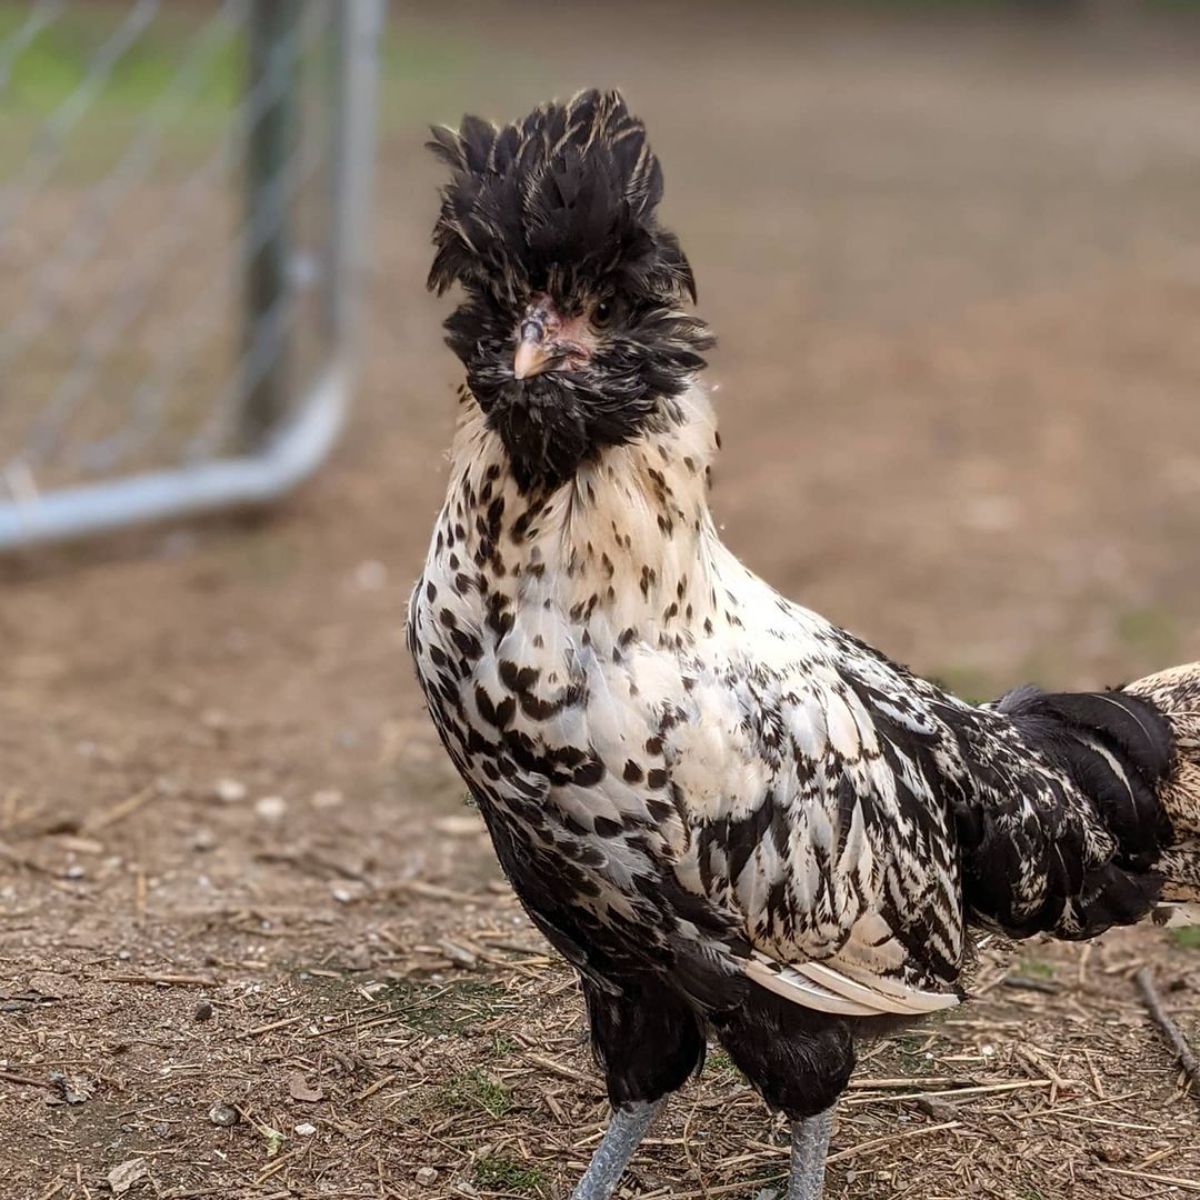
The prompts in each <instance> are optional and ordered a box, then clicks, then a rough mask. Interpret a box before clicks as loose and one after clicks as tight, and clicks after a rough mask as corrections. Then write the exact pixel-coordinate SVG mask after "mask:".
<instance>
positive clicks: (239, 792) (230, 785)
mask: <svg viewBox="0 0 1200 1200" xmlns="http://www.w3.org/2000/svg"><path fill="white" fill-rule="evenodd" d="M246 793H247V789H246V785H245V784H244V783H243V782H242V781H241V780H240V779H218V780H217V783H216V786H215V787H214V788H213V795H214V796H216V798H217V799H218V800H220V801H221V803H222V804H238V803H240V802H241V801H242V800H245V798H246Z"/></svg>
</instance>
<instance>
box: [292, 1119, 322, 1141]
mask: <svg viewBox="0 0 1200 1200" xmlns="http://www.w3.org/2000/svg"><path fill="white" fill-rule="evenodd" d="M295 1131H296V1134H297V1136H299V1137H312V1135H313V1134H314V1133H316V1132H317V1127H316V1126H315V1125H312V1124H310V1123H309V1122H308V1121H302V1122H301V1123H300V1124H299V1125H297V1126H295Z"/></svg>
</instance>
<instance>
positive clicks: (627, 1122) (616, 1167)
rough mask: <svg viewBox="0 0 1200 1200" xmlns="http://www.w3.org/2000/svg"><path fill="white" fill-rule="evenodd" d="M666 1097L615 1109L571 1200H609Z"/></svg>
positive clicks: (623, 1105) (624, 1105)
mask: <svg viewBox="0 0 1200 1200" xmlns="http://www.w3.org/2000/svg"><path fill="white" fill-rule="evenodd" d="M666 1102H667V1101H666V1097H665V1096H664V1097H663V1099H661V1100H654V1101H645V1100H643V1101H639V1102H637V1103H634V1104H622V1105H621V1107H620V1108H614V1109H613V1113H612V1117H611V1118H610V1119H609V1122H608V1129H607V1130H605V1133H604V1137H603V1138H601V1140H600V1145H599V1146H597V1147H596V1153H595V1154H593V1155H592V1161H591V1162H590V1163H588V1169H587V1170H586V1171H584V1173H583V1178H582V1179H581V1180H580V1181H579V1183H578V1184H577V1185H576V1187H575V1190H574V1191H573V1192H572V1193H571V1200H608V1198H609V1197H610V1196H611V1195H612V1194H613V1192H614V1190H615V1189H616V1186H617V1184H618V1182H619V1181H620V1179H621V1175H622V1174H623V1173H624V1171H625V1168H626V1166H628V1165H629V1160H630V1159H631V1158H632V1157H633V1152H634V1151H635V1150H636V1149H637V1148H638V1146H639V1145H640V1144H641V1141H642V1138H644V1137H645V1136H646V1130H647V1129H649V1128H650V1123H651V1121H653V1120H654V1118H655V1117H656V1116H658V1114H659V1112H660V1111H661V1110H662V1107H663V1105H664V1104H666Z"/></svg>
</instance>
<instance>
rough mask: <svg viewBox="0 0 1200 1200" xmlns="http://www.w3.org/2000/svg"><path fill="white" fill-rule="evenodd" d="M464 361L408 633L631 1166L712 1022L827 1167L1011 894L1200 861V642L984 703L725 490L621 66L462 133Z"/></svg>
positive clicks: (444, 238) (799, 1195)
mask: <svg viewBox="0 0 1200 1200" xmlns="http://www.w3.org/2000/svg"><path fill="white" fill-rule="evenodd" d="M431 147H432V149H433V150H434V151H435V153H436V154H437V155H438V157H439V158H440V159H441V160H442V161H443V162H444V163H445V164H446V165H447V166H448V167H449V168H450V181H449V183H448V184H447V185H446V187H445V188H444V190H443V193H442V205H441V212H440V215H439V217H438V219H437V224H436V229H435V233H434V241H435V245H436V256H435V258H434V262H433V267H432V270H431V273H430V276H429V285H430V287H431V288H433V289H435V290H436V291H437V292H438V293H439V294H440V293H443V292H445V291H446V290H447V289H449V288H450V287H451V286H452V285H458V286H460V287H461V289H462V291H463V293H464V296H463V300H462V303H461V304H460V306H459V307H458V309H457V310H456V311H455V312H454V313H453V315H451V316H450V317H449V318H448V320H447V321H446V329H447V333H448V337H447V342H448V344H449V346H450V347H451V349H452V350H453V351H454V352H455V354H457V356H458V357H459V358H460V359H461V360H462V363H463V365H464V367H465V369H466V384H465V387H464V388H463V389H462V392H461V400H462V406H463V412H462V420H461V424H460V428H459V430H458V433H457V436H456V439H455V441H454V446H453V452H452V459H451V471H450V484H449V490H448V493H447V496H446V501H445V504H444V506H443V508H442V510H441V512H440V514H439V516H438V518H437V523H436V527H435V530H434V534H433V540H432V544H431V547H430V550H429V556H428V559H427V561H426V563H425V567H424V572H423V574H422V576H421V578H420V580H419V581H418V583H417V586H416V590H415V591H414V593H413V597H412V601H411V605H410V609H409V623H408V636H409V644H410V647H411V650H412V654H413V656H414V659H415V662H416V667H417V672H418V675H419V678H420V681H421V685H422V687H423V689H424V692H425V695H426V698H427V700H428V705H429V710H430V712H431V714H432V716H433V720H434V722H435V724H436V725H437V728H438V731H439V733H440V735H441V738H442V741H443V743H444V745H445V747H446V749H447V751H448V753H449V755H450V757H451V758H452V760H453V762H454V764H455V766H456V767H457V769H458V771H459V772H460V774H461V775H462V777H463V779H464V780H465V781H466V784H467V786H468V788H469V789H470V791H471V794H472V795H473V796H474V798H475V799H476V801H477V802H478V805H479V808H480V811H481V812H482V814H483V817H484V820H485V821H486V823H487V827H488V830H489V832H490V834H491V837H492V840H493V842H494V844H495V848H496V852H497V855H498V857H499V860H500V863H501V865H502V867H503V869H504V871H505V873H506V874H507V876H508V878H509V879H510V880H511V882H512V885H513V887H514V889H515V891H516V893H517V895H518V896H519V897H520V899H521V902H522V904H523V905H524V906H525V908H526V910H527V912H528V914H529V916H530V919H531V920H532V921H533V923H534V924H535V925H536V926H537V928H538V929H539V930H540V931H541V932H542V933H543V934H544V935H545V937H546V938H547V939H548V940H549V941H550V942H551V943H552V944H553V945H554V946H555V948H556V949H557V950H558V951H559V952H560V953H561V954H562V955H563V956H564V957H565V958H566V959H567V960H568V961H569V962H570V963H571V964H572V965H573V966H574V967H575V968H576V970H577V971H578V973H579V976H580V979H581V985H582V990H583V993H584V997H585V1000H586V1004H587V1008H588V1013H589V1019H590V1028H591V1036H592V1042H593V1046H594V1050H595V1054H596V1058H597V1060H598V1062H599V1064H600V1066H601V1067H602V1069H603V1072H604V1075H605V1079H606V1082H607V1088H608V1094H609V1097H610V1100H611V1103H612V1118H611V1121H610V1124H609V1128H608V1131H607V1133H606V1134H605V1137H604V1139H603V1141H602V1142H601V1144H600V1146H599V1148H598V1149H597V1151H596V1153H595V1156H594V1158H593V1160H592V1162H591V1163H590V1165H589V1166H588V1168H587V1171H586V1173H585V1174H584V1176H583V1178H582V1180H581V1181H580V1183H579V1185H578V1187H577V1188H576V1190H575V1193H574V1195H575V1197H576V1198H577V1200H604V1198H606V1197H608V1196H610V1195H611V1193H612V1192H613V1189H614V1188H615V1186H616V1185H617V1182H618V1180H619V1178H620V1176H621V1173H622V1172H623V1170H624V1168H625V1166H626V1164H627V1162H628V1160H629V1158H630V1155H631V1154H632V1152H633V1150H634V1149H635V1148H636V1146H637V1144H638V1142H639V1141H640V1139H641V1138H642V1136H643V1135H644V1133H645V1131H646V1129H647V1128H648V1126H649V1125H650V1122H651V1121H652V1120H653V1118H654V1117H655V1115H656V1114H657V1113H658V1112H659V1110H660V1109H661V1107H662V1105H663V1103H664V1102H665V1098H666V1097H667V1096H669V1094H670V1093H671V1092H673V1091H675V1090H676V1089H677V1088H679V1087H680V1086H681V1085H682V1084H683V1083H684V1082H685V1081H686V1080H687V1079H688V1077H689V1076H691V1075H692V1074H693V1073H695V1072H697V1071H698V1070H699V1069H700V1068H701V1066H702V1063H703V1058H704V1052H705V1046H706V1042H707V1040H708V1039H715V1040H716V1041H718V1042H719V1043H720V1044H721V1045H722V1046H724V1048H725V1049H726V1051H727V1053H728V1054H729V1056H730V1057H731V1059H732V1060H733V1061H734V1063H736V1064H737V1066H738V1067H739V1068H740V1069H741V1070H742V1071H743V1072H744V1073H745V1075H746V1076H747V1077H748V1078H749V1080H750V1081H751V1083H752V1084H753V1085H754V1086H755V1088H756V1089H757V1090H758V1091H759V1093H760V1094H761V1095H762V1097H763V1098H764V1099H765V1101H766V1102H767V1104H768V1105H770V1106H771V1107H772V1108H774V1109H776V1110H779V1111H782V1112H783V1113H784V1114H786V1116H787V1118H788V1119H789V1120H790V1122H791V1123H792V1130H793V1133H792V1154H791V1178H790V1182H789V1191H788V1195H789V1197H790V1198H791V1200H815V1198H816V1197H817V1196H819V1195H820V1193H821V1190H822V1184H823V1176H824V1162H825V1156H826V1150H827V1145H828V1141H829V1133H830V1126H831V1122H832V1114H833V1111H834V1105H835V1103H836V1101H837V1098H838V1096H839V1094H840V1093H841V1092H842V1091H843V1089H844V1088H845V1087H846V1085H847V1082H848V1080H849V1078H850V1074H851V1071H852V1069H853V1067H854V1058H855V1043H856V1041H857V1040H858V1039H860V1038H862V1037H869V1036H871V1035H873V1034H875V1033H878V1032H879V1031H881V1030H885V1029H888V1028H892V1027H894V1026H895V1024H896V1023H897V1022H899V1023H906V1022H910V1021H913V1020H917V1019H919V1018H920V1017H922V1016H923V1015H926V1014H928V1013H932V1012H936V1011H938V1010H942V1009H947V1008H951V1007H953V1006H956V1005H958V1004H960V1003H962V1002H963V1001H964V1000H965V999H966V993H965V991H964V987H963V979H964V972H965V971H966V969H967V968H968V966H969V964H970V961H971V952H972V935H973V931H974V930H976V929H979V928H992V929H999V930H1003V931H1005V932H1007V933H1008V934H1010V935H1012V936H1015V937H1023V936H1026V935H1030V934H1034V933H1037V932H1050V933H1052V934H1054V935H1056V936H1058V937H1062V938H1072V939H1074V938H1087V937H1091V936H1094V935H1096V934H1098V933H1100V932H1101V931H1102V930H1104V929H1107V928H1108V927H1109V926H1111V925H1116V924H1128V923H1132V922H1136V921H1138V920H1141V919H1142V918H1144V917H1146V916H1148V915H1150V914H1152V913H1154V912H1155V911H1156V910H1157V909H1158V908H1160V907H1161V906H1163V905H1164V904H1166V903H1168V902H1170V901H1186V900H1191V899H1195V898H1196V897H1197V894H1198V893H1200V841H1198V836H1200V665H1198V666H1192V667H1184V668H1178V669H1176V670H1175V671H1173V672H1168V673H1166V674H1163V675H1160V676H1156V677H1154V678H1151V679H1149V680H1144V681H1142V682H1141V683H1137V684H1134V685H1132V686H1129V687H1125V688H1122V689H1118V690H1116V691H1110V692H1104V693H1085V694H1056V695H1052V694H1045V693H1043V692H1040V691H1038V690H1036V689H1033V688H1025V689H1021V690H1019V691H1017V692H1014V693H1011V694H1010V695H1008V696H1006V697H1004V698H1002V699H1001V700H999V701H998V702H997V703H995V704H992V705H985V706H982V707H976V706H972V705H969V704H966V703H963V702H961V701H959V700H957V699H955V698H954V697H952V696H950V695H948V694H946V693H945V692H944V691H942V690H941V689H940V688H938V687H936V686H934V685H933V684H930V683H926V682H924V681H923V680H921V679H918V678H916V677H915V676H914V675H912V674H911V673H910V672H909V671H908V670H906V669H905V668H904V667H901V666H899V665H897V664H896V663H894V662H892V661H890V660H889V659H887V658H886V657H884V656H883V655H882V654H880V653H879V652H877V651H875V650H873V649H871V648H870V647H869V646H867V645H865V644H864V643H863V642H861V641H859V640H858V639H856V638H855V637H853V636H851V635H850V634H848V633H846V632H844V631H843V630H841V629H839V628H837V627H836V626H835V625H833V624H831V623H830V622H828V621H826V620H824V619H823V618H821V617H820V616H818V615H817V614H815V613H813V612H810V611H809V610H807V609H805V608H802V607H800V606H799V605H797V604H794V603H792V602H790V601H788V600H786V599H784V598H783V597H782V596H780V595H779V594H778V593H777V592H775V591H773V590H772V589H771V587H770V586H768V585H767V584H766V583H764V582H763V581H762V580H761V579H759V578H758V577H756V576H755V575H754V574H752V573H751V572H750V571H749V570H747V569H746V568H745V567H744V566H742V564H741V563H740V562H738V560H737V559H736V558H735V557H734V555H733V554H732V553H731V552H730V551H729V550H728V549H727V548H726V547H725V546H724V545H723V544H722V542H721V539H720V537H719V535H718V533H717V529H716V526H715V525H714V523H713V519H712V517H711V515H710V512H709V506H708V487H709V479H710V465H711V463H712V461H713V457H714V455H715V454H716V452H717V449H718V447H719V440H718V437H717V432H716V426H715V422H714V416H713V410H712V407H711V405H710V403H709V399H708V397H707V395H706V394H705V391H704V388H703V387H702V385H701V384H700V382H699V374H700V372H701V370H702V368H703V367H704V365H705V363H704V357H703V356H704V353H705V351H706V350H707V349H708V348H709V347H710V346H711V345H712V336H711V334H710V332H709V330H708V328H707V327H706V325H705V324H704V323H703V322H702V321H701V320H699V319H698V318H697V317H696V316H695V315H693V314H692V313H691V312H689V311H688V309H687V304H688V302H689V301H691V302H693V303H694V301H695V284H694V281H693V276H692V271H691V268H690V267H689V265H688V261H687V258H686V257H685V256H684V254H683V251H682V250H681V248H680V245H679V242H678V240H677V239H676V238H675V237H674V236H673V235H672V234H671V233H669V232H668V231H667V230H665V229H664V228H663V227H662V226H661V225H659V223H658V219H657V211H656V210H657V206H658V204H659V201H660V198H661V196H662V190H663V184H662V172H661V169H660V166H659V163H658V160H657V159H656V158H655V156H654V155H653V154H652V153H651V151H650V147H649V145H648V143H647V141H646V134H645V130H644V127H643V125H642V123H641V122H640V121H638V120H637V119H636V118H634V117H633V116H632V115H631V114H630V113H629V111H628V110H627V108H626V105H625V103H624V101H623V100H622V98H621V97H620V96H619V95H618V94H616V93H613V92H607V93H601V92H597V91H589V92H584V93H582V94H580V95H578V96H576V97H575V98H574V99H573V100H571V101H570V102H569V103H567V104H565V105H564V104H549V105H546V106H545V107H542V108H539V109H538V110H537V111H535V112H534V113H532V114H531V115H529V116H528V117H526V118H525V119H524V120H523V121H520V122H518V123H516V124H511V125H505V126H503V127H495V126H493V125H490V124H488V123H486V122H484V121H481V120H479V119H478V118H475V117H467V118H465V119H464V120H463V122H462V125H461V128H460V129H459V130H458V131H457V132H455V131H451V130H448V129H438V130H436V131H435V133H434V140H433V142H432V143H431Z"/></svg>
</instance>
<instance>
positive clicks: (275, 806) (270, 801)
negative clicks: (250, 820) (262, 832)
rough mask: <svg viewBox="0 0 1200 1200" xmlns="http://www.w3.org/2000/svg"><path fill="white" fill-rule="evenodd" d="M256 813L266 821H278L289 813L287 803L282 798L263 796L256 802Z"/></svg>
mask: <svg viewBox="0 0 1200 1200" xmlns="http://www.w3.org/2000/svg"><path fill="white" fill-rule="evenodd" d="M254 811H255V812H256V813H258V815H259V816H260V817H262V819H263V820H264V821H278V820H281V819H282V817H283V815H284V813H286V812H287V801H286V800H285V799H284V798H283V797H282V796H263V797H262V798H261V799H258V800H256V801H255V802H254Z"/></svg>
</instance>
